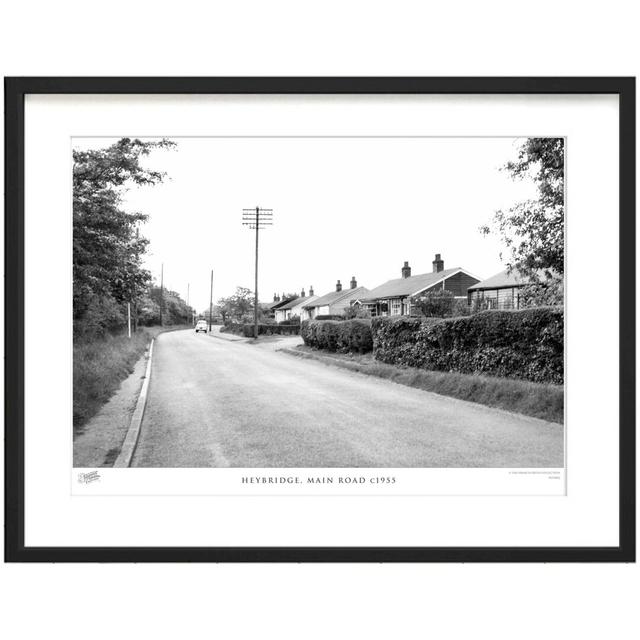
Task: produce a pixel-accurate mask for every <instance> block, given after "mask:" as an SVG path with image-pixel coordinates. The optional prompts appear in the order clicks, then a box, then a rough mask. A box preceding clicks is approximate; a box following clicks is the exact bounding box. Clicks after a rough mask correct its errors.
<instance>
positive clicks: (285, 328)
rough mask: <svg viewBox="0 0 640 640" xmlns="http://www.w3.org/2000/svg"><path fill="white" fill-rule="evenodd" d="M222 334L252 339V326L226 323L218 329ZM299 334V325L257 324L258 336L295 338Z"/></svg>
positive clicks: (240, 323)
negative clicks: (233, 334) (232, 334)
mask: <svg viewBox="0 0 640 640" xmlns="http://www.w3.org/2000/svg"><path fill="white" fill-rule="evenodd" d="M220 331H221V332H223V333H235V334H237V335H241V336H244V337H245V338H253V335H254V325H253V324H247V323H242V322H227V323H226V324H225V325H224V327H222V328H221V329H220ZM299 333H300V325H299V324H284V323H280V324H259V325H258V335H260V336H272V335H279V336H280V335H286V336H295V335H298V334H299Z"/></svg>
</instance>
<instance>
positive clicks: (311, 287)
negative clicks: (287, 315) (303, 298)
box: [309, 285, 313, 297]
mask: <svg viewBox="0 0 640 640" xmlns="http://www.w3.org/2000/svg"><path fill="white" fill-rule="evenodd" d="M312 295H313V285H311V286H310V287H309V297H311V296H312Z"/></svg>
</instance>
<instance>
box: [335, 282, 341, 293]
mask: <svg viewBox="0 0 640 640" xmlns="http://www.w3.org/2000/svg"><path fill="white" fill-rule="evenodd" d="M336 291H342V285H341V284H340V280H338V282H336Z"/></svg>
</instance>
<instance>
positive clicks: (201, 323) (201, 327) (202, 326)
mask: <svg viewBox="0 0 640 640" xmlns="http://www.w3.org/2000/svg"><path fill="white" fill-rule="evenodd" d="M207 329H208V327H207V321H206V320H198V322H197V323H196V333H198V331H204V332H205V333H207Z"/></svg>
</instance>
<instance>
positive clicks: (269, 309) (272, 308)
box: [260, 293, 296, 320]
mask: <svg viewBox="0 0 640 640" xmlns="http://www.w3.org/2000/svg"><path fill="white" fill-rule="evenodd" d="M295 298H296V296H288V297H287V296H285V294H284V293H283V294H282V297H280V296H279V295H278V294H277V293H274V294H273V302H261V303H260V309H261V310H262V313H263V315H264V316H265V317H266V318H269V319H271V320H273V319H274V318H275V317H276V311H277V310H278V309H280V307H282V306H284V305H285V304H287V303H289V302H291V301H292V300H295Z"/></svg>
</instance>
